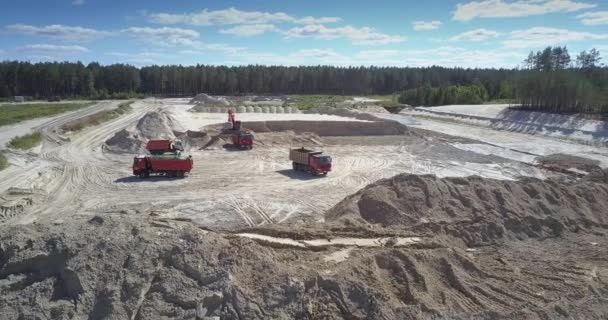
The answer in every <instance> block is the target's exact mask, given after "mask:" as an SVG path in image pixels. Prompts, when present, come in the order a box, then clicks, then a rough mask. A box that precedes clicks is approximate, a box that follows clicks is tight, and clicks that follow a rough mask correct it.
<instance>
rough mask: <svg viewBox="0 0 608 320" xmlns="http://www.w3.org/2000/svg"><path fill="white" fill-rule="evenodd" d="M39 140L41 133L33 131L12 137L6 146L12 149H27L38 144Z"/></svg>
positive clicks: (40, 139)
mask: <svg viewBox="0 0 608 320" xmlns="http://www.w3.org/2000/svg"><path fill="white" fill-rule="evenodd" d="M41 141H42V135H41V134H40V132H34V133H30V134H26V135H24V136H18V137H14V138H13V139H12V140H11V141H9V142H8V143H7V146H8V147H9V148H13V149H21V150H29V149H31V148H33V147H35V146H37V145H39V144H40V142H41Z"/></svg>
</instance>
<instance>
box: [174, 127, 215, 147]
mask: <svg viewBox="0 0 608 320" xmlns="http://www.w3.org/2000/svg"><path fill="white" fill-rule="evenodd" d="M177 138H178V139H179V140H180V141H182V143H183V145H184V149H185V150H192V149H195V150H200V149H202V148H204V147H205V146H206V145H207V144H209V141H211V137H210V136H209V134H208V133H207V132H204V131H191V130H187V131H186V132H184V133H180V134H178V136H177Z"/></svg>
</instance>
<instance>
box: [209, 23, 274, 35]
mask: <svg viewBox="0 0 608 320" xmlns="http://www.w3.org/2000/svg"><path fill="white" fill-rule="evenodd" d="M269 31H275V32H276V31H279V29H277V27H275V26H274V25H273V24H251V25H239V26H236V27H233V28H230V29H220V33H223V34H231V35H235V36H239V37H251V36H257V35H260V34H263V33H266V32H269Z"/></svg>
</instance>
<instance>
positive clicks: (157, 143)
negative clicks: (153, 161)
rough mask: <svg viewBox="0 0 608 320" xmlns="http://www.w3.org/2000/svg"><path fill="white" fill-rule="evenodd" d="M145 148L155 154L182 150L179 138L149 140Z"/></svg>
mask: <svg viewBox="0 0 608 320" xmlns="http://www.w3.org/2000/svg"><path fill="white" fill-rule="evenodd" d="M146 150H148V151H149V152H150V153H151V154H155V155H156V154H163V153H166V152H173V153H179V152H182V151H184V147H183V145H182V143H181V141H179V140H175V141H171V140H150V141H148V143H147V144H146Z"/></svg>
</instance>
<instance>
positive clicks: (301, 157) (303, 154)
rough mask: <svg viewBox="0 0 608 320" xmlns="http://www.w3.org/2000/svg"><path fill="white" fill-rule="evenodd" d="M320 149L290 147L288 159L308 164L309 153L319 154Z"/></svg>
mask: <svg viewBox="0 0 608 320" xmlns="http://www.w3.org/2000/svg"><path fill="white" fill-rule="evenodd" d="M321 153H322V152H320V151H314V150H309V149H304V148H299V149H290V150H289V160H291V161H293V162H295V163H301V164H308V157H309V155H314V154H321Z"/></svg>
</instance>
